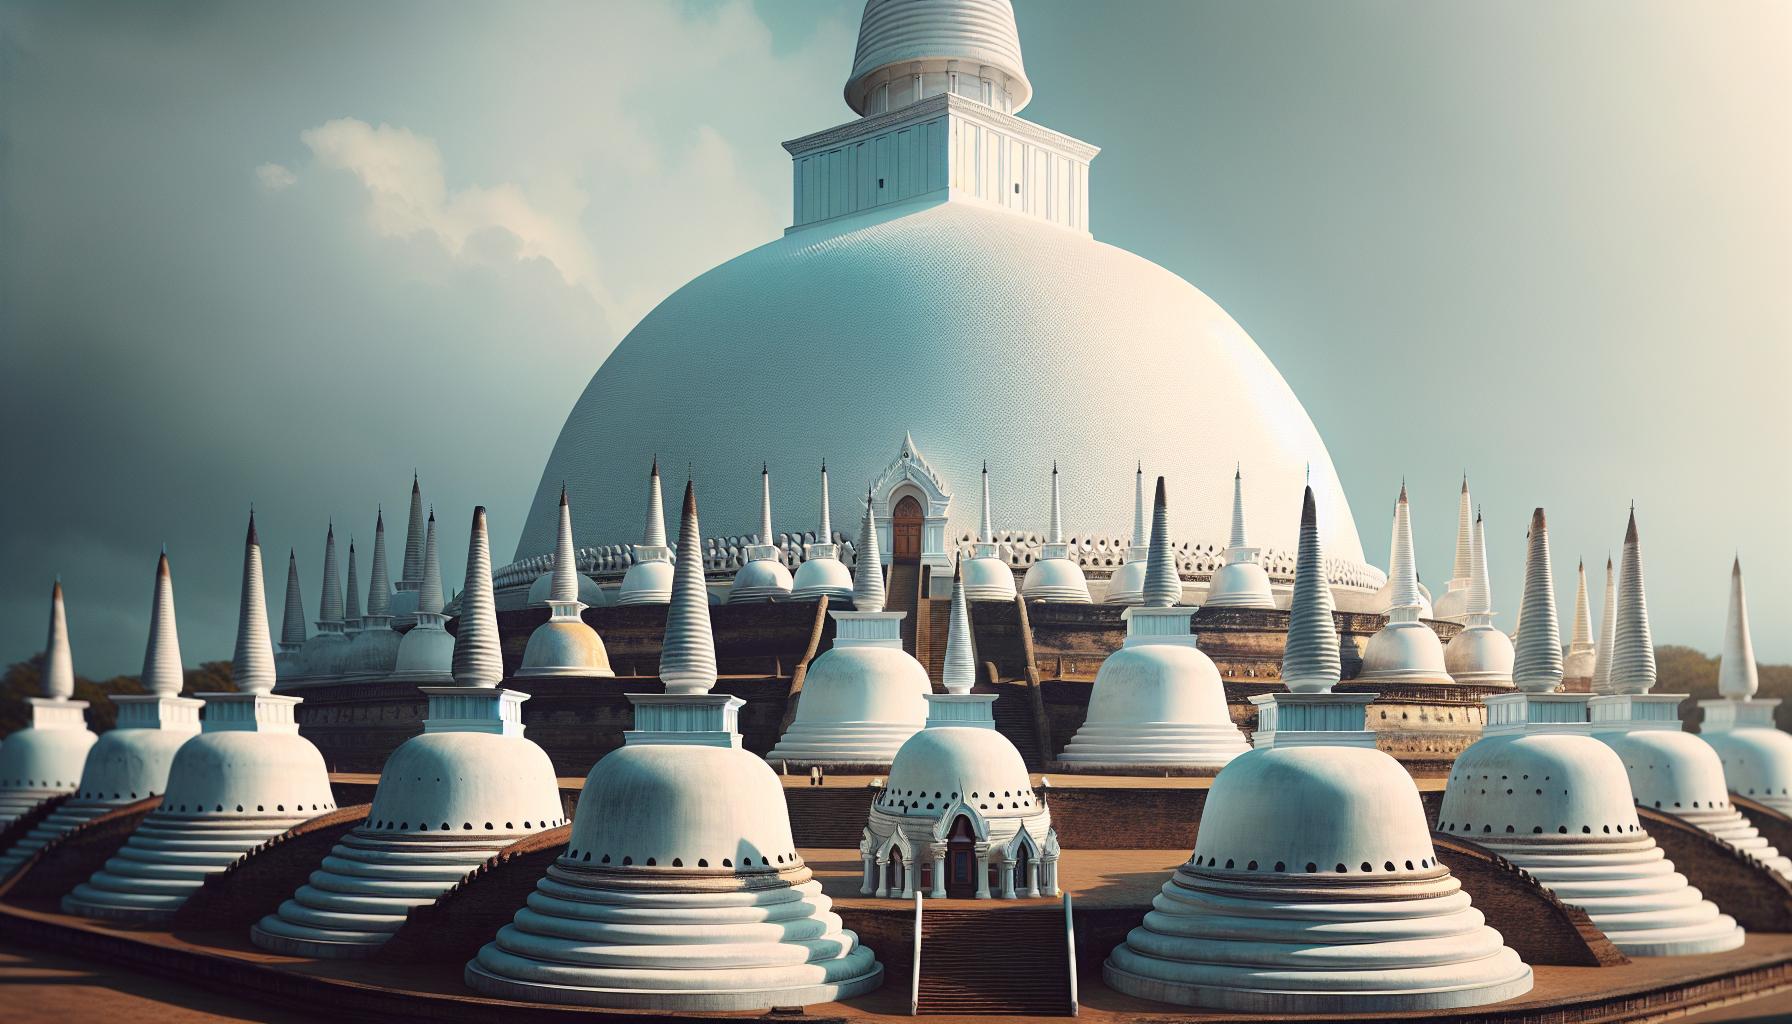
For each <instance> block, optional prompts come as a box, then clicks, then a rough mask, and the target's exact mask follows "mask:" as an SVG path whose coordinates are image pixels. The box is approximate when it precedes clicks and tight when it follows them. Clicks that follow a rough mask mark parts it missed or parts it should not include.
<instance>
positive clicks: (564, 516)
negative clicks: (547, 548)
mask: <svg viewBox="0 0 1792 1024" xmlns="http://www.w3.org/2000/svg"><path fill="white" fill-rule="evenodd" d="M548 600H549V601H550V602H554V603H558V604H572V603H576V602H577V601H578V600H579V563H578V556H577V555H576V554H574V552H573V546H572V506H570V505H568V504H567V503H566V485H565V484H561V485H560V539H559V541H557V542H556V543H555V544H554V576H553V579H551V580H550V581H549V582H548Z"/></svg>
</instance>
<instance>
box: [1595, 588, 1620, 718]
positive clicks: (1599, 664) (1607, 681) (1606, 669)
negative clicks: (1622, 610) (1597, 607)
mask: <svg viewBox="0 0 1792 1024" xmlns="http://www.w3.org/2000/svg"><path fill="white" fill-rule="evenodd" d="M1617 636H1618V574H1617V573H1616V572H1614V571H1613V570H1612V559H1611V556H1610V555H1607V556H1606V558H1605V604H1604V606H1603V607H1602V609H1601V611H1600V615H1599V646H1598V648H1596V649H1595V651H1594V654H1593V659H1594V660H1593V692H1594V693H1610V692H1612V646H1613V644H1614V643H1615V642H1616V640H1617Z"/></svg>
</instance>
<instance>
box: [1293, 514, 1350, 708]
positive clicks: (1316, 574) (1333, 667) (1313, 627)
mask: <svg viewBox="0 0 1792 1024" xmlns="http://www.w3.org/2000/svg"><path fill="white" fill-rule="evenodd" d="M1343 674H1344V667H1343V661H1342V659H1341V657H1340V655H1339V652H1338V626H1337V623H1336V621H1334V620H1333V618H1332V588H1331V586H1330V585H1329V584H1327V583H1326V581H1325V555H1324V553H1323V552H1322V551H1321V549H1320V545H1319V514H1318V510H1317V508H1316V507H1315V505H1314V502H1313V488H1311V487H1308V488H1307V489H1306V494H1305V495H1304V496H1303V497H1302V499H1301V508H1300V551H1299V553H1298V555H1297V556H1296V557H1295V562H1294V596H1293V599H1292V600H1291V601H1290V603H1289V605H1288V640H1287V645H1286V646H1284V647H1283V648H1282V682H1283V683H1284V684H1285V685H1287V687H1288V689H1290V690H1293V691H1295V692H1297V693H1323V692H1326V691H1329V690H1330V689H1331V688H1332V687H1333V686H1334V685H1336V684H1337V682H1338V681H1339V680H1340V679H1341V678H1343Z"/></svg>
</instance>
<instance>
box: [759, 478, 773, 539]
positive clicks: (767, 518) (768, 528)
mask: <svg viewBox="0 0 1792 1024" xmlns="http://www.w3.org/2000/svg"><path fill="white" fill-rule="evenodd" d="M759 543H761V544H765V545H770V544H771V543H772V467H771V466H770V465H766V466H764V467H762V468H761V469H760V470H759Z"/></svg>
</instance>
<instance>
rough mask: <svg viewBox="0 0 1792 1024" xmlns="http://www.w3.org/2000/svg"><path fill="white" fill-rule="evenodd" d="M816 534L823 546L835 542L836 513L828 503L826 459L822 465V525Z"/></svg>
mask: <svg viewBox="0 0 1792 1024" xmlns="http://www.w3.org/2000/svg"><path fill="white" fill-rule="evenodd" d="M816 532H817V536H816V538H815V539H816V540H817V541H818V542H820V543H822V544H832V543H833V542H834V513H833V510H832V508H831V507H830V505H829V503H828V464H827V460H826V459H823V460H822V463H821V525H820V527H819V528H818V530H817V531H816Z"/></svg>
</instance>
